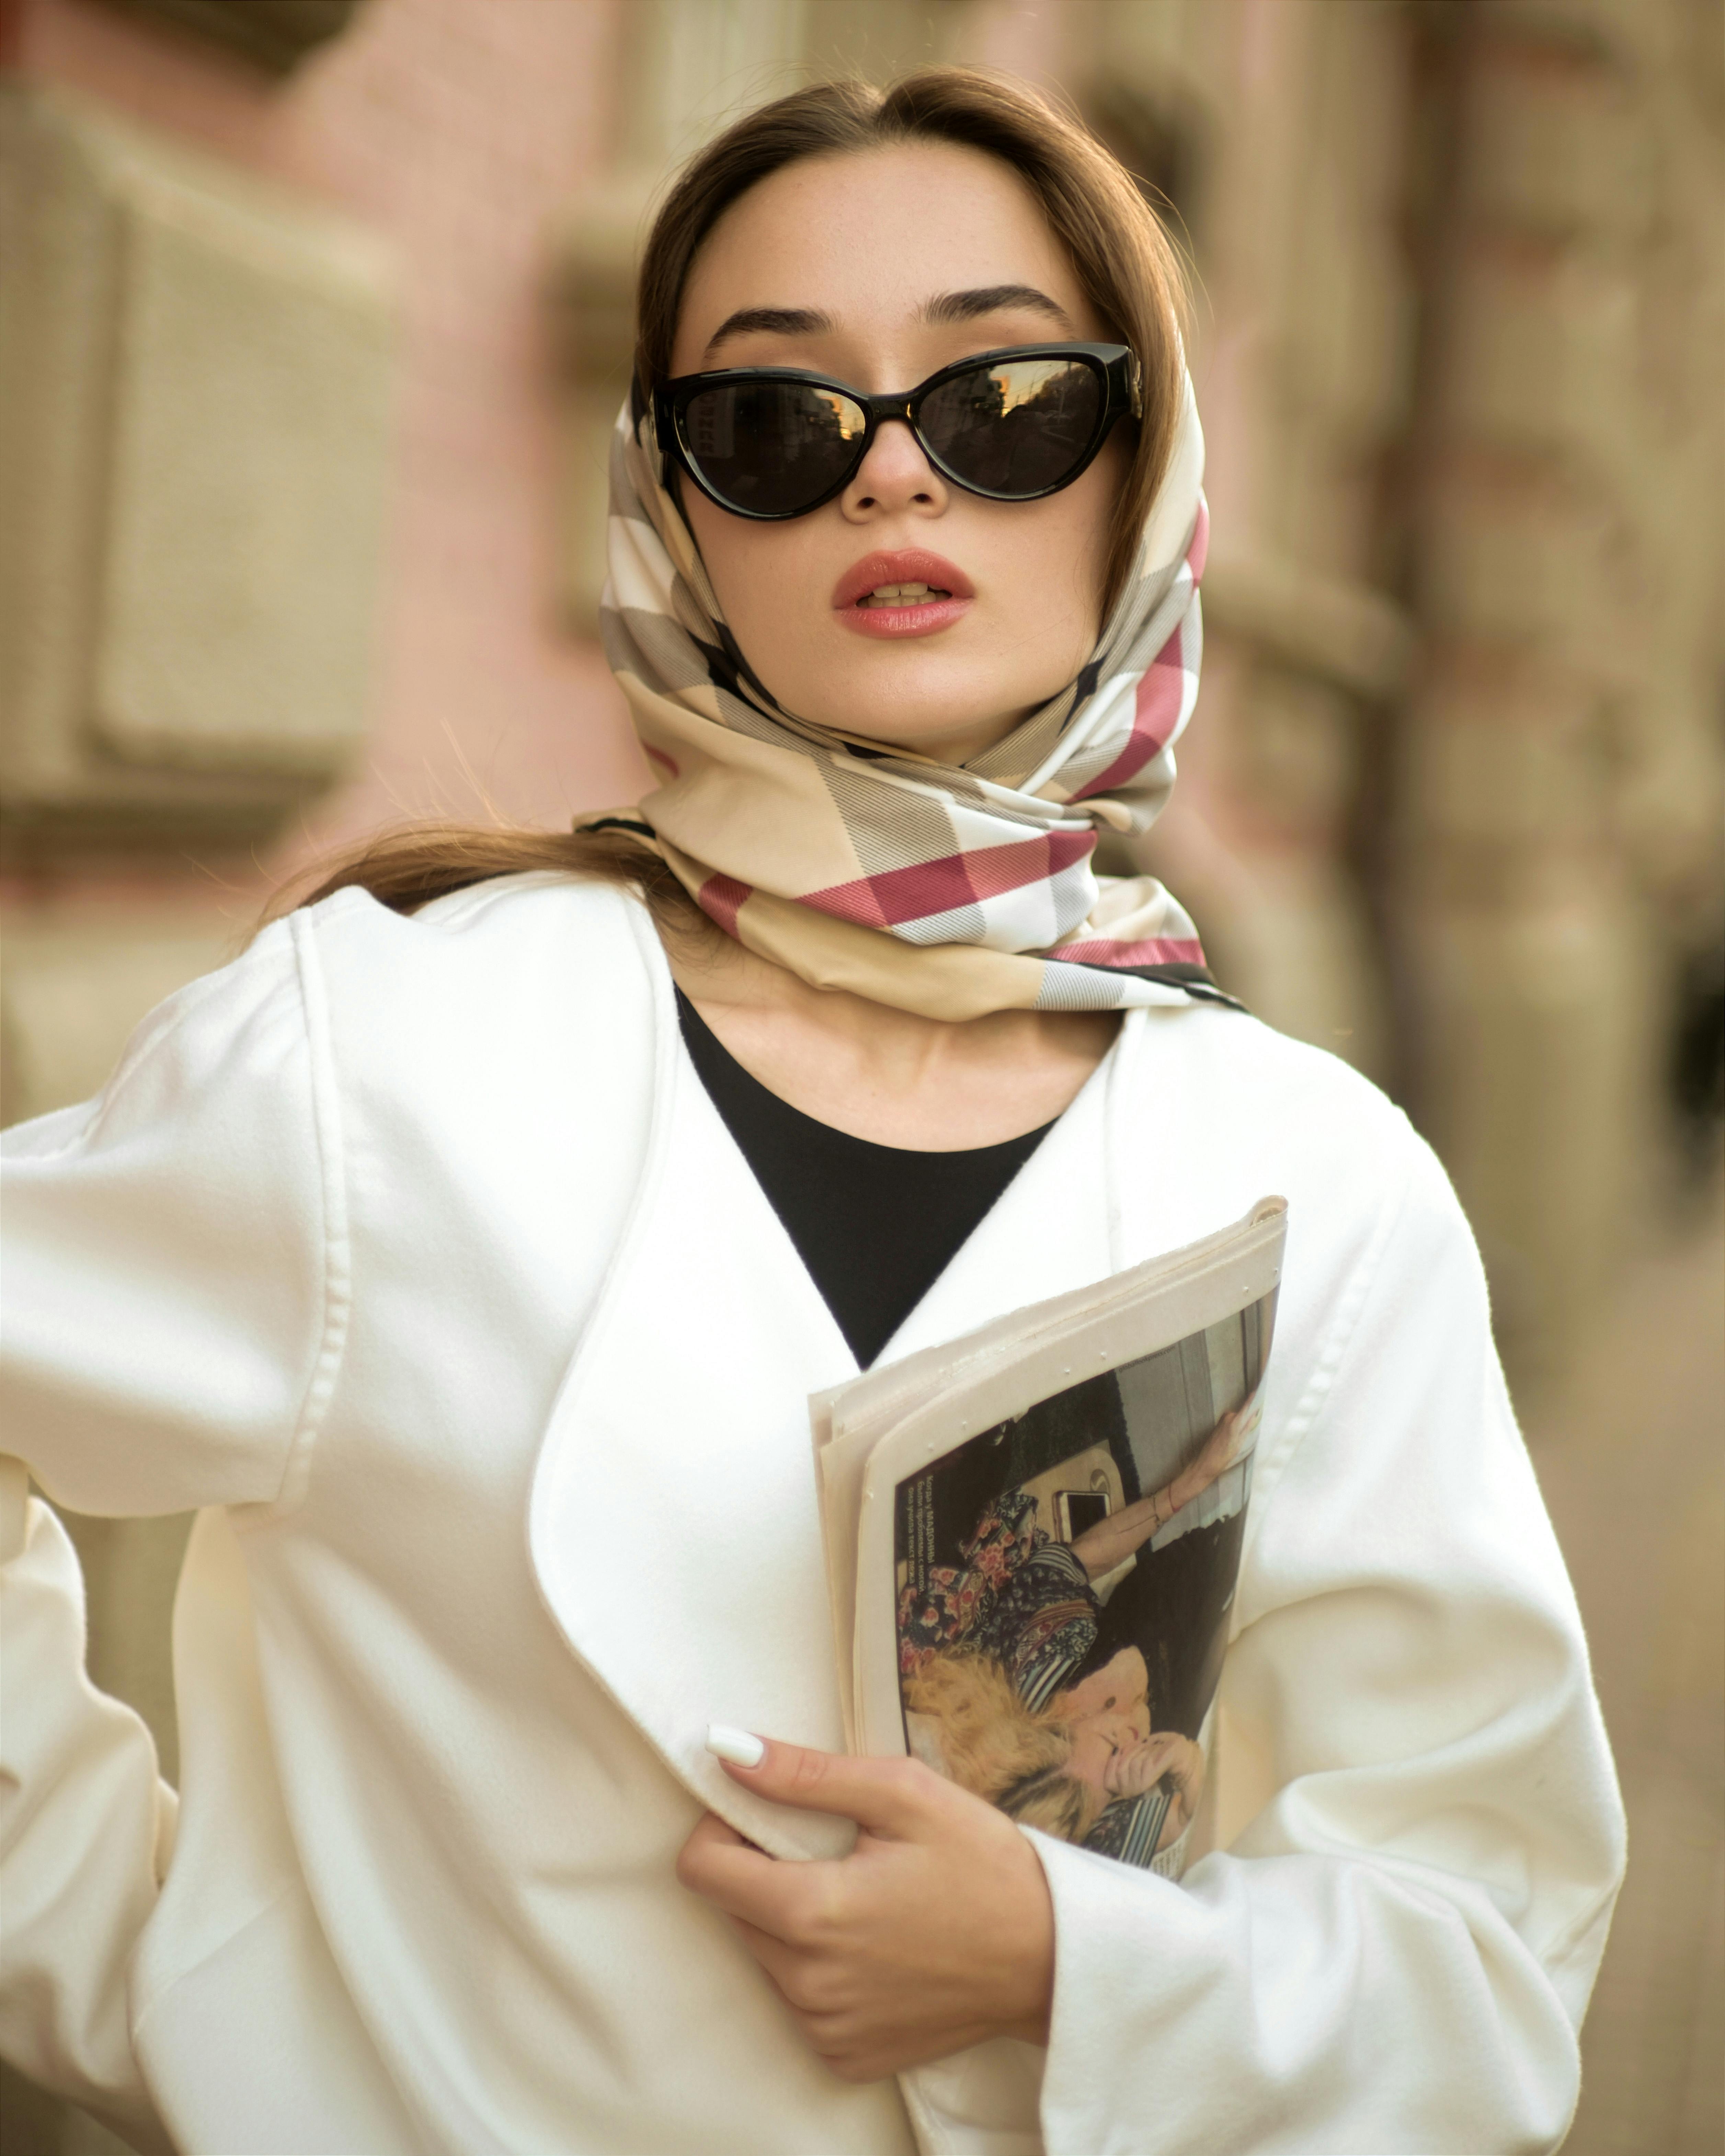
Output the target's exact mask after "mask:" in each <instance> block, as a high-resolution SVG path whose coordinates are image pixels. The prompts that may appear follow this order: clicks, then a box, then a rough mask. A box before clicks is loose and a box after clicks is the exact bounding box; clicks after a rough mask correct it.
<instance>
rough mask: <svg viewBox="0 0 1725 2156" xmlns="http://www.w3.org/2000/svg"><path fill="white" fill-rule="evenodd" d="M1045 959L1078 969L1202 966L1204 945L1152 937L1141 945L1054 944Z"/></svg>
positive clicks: (1179, 938)
mask: <svg viewBox="0 0 1725 2156" xmlns="http://www.w3.org/2000/svg"><path fill="white" fill-rule="evenodd" d="M1042 955H1043V957H1045V958H1066V959H1070V961H1071V962H1072V963H1073V964H1074V965H1078V966H1201V965H1202V964H1203V963H1204V946H1203V944H1201V943H1200V942H1199V940H1198V938H1197V937H1195V936H1151V937H1147V938H1146V939H1145V940H1144V941H1143V942H1141V943H1110V942H1106V941H1105V940H1101V939H1098V938H1092V939H1091V942H1088V943H1057V944H1055V947H1054V949H1053V950H1052V951H1045V952H1043V954H1042Z"/></svg>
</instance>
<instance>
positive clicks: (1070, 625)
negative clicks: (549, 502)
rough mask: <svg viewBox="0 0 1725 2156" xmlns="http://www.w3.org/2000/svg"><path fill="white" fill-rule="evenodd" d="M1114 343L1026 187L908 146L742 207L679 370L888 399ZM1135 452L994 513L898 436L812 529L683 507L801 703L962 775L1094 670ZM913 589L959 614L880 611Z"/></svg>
mask: <svg viewBox="0 0 1725 2156" xmlns="http://www.w3.org/2000/svg"><path fill="white" fill-rule="evenodd" d="M1107 334H1108V332H1107V331H1106V327H1105V326H1104V325H1103V324H1102V323H1101V321H1099V320H1098V319H1097V317H1096V314H1095V312H1094V311H1093V310H1092V309H1091V306H1090V305H1088V303H1087V302H1086V299H1085V297H1084V295H1083V293H1082V291H1081V290H1080V288H1079V285H1078V280H1077V279H1076V276H1075V275H1074V274H1073V270H1072V266H1071V264H1070V262H1069V261H1068V260H1067V259H1066V257H1065V252H1064V250H1063V249H1062V248H1061V246H1060V243H1059V241H1058V240H1056V239H1055V237H1054V234H1052V233H1051V232H1050V230H1049V228H1048V226H1047V223H1046V222H1045V219H1044V218H1043V215H1042V212H1041V210H1040V208H1039V207H1038V206H1037V203H1036V202H1035V199H1034V197H1033V196H1032V195H1031V193H1029V189H1028V188H1027V187H1025V186H1024V182H1022V181H1021V180H1019V178H1018V177H1017V176H1016V175H1015V174H1014V173H1013V172H1011V171H1009V168H1008V167H1006V166H1004V165H1003V164H1001V163H999V162H998V161H997V160H996V159H994V158H993V157H987V156H985V155H983V153H982V152H981V151H972V150H964V149H960V148H957V147H955V146H948V145H946V144H933V143H916V144H908V143H907V144H901V145H897V146H894V147H892V148H891V149H884V150H878V151H869V152H867V153H865V154H860V155H854V156H849V157H829V158H820V159H814V160H810V161H809V162H804V163H802V164H798V165H793V166H790V167H788V168H786V169H785V170H783V171H782V172H775V173H774V174H773V176H772V177H770V178H768V179H766V180H763V181H762V182H760V184H759V185H758V186H757V187H754V188H752V190H751V191H750V192H749V193H747V195H745V196H744V197H743V198H742V200H741V201H740V202H738V203H735V204H733V206H732V208H731V209H729V210H728V211H727V212H726V214H725V216H724V217H723V218H721V220H720V222H719V223H718V224H717V225H716V227H715V228H714V229H713V232H712V233H711V235H710V237H709V238H708V239H707V240H706V244H705V245H704V246H703V247H702V249H701V253H700V254H699V255H698V256H697V258H696V262H695V265H694V268H693V270H692V271H691V276H690V280H689V284H688V288H687V290H686V291H685V295H684V299H683V306H682V313H681V316H680V320H679V322H678V326H677V339H676V346H675V352H674V355H673V360H672V371H673V372H674V373H675V374H695V373H699V372H703V371H706V370H708V369H711V368H715V367H805V368H808V369H809V370H811V371H812V372H816V373H820V374H827V375H831V376H834V377H836V378H837V379H838V380H839V381H841V382H847V383H849V384H850V385H851V386H852V387H853V388H859V389H864V390H869V391H872V392H875V393H882V392H887V391H893V390H902V389H911V388H915V387H916V384H917V383H918V382H922V381H923V380H925V379H926V378H927V377H928V376H929V375H931V374H932V373H934V372H936V371H937V369H939V368H941V367H946V366H948V365H950V364H951V362H953V361H954V360H957V359H963V358H964V357H966V356H967V355H968V354H970V353H972V352H985V351H988V350H989V349H990V348H991V347H993V346H1001V345H1014V344H1038V343H1050V342H1055V343H1059V342H1069V341H1075V340H1089V341H1095V340H1099V339H1102V338H1104V337H1106V336H1107ZM1126 459H1127V442H1126V429H1123V428H1122V427H1121V426H1118V425H1117V426H1116V427H1115V429H1113V431H1112V433H1111V435H1110V437H1109V439H1108V441H1107V443H1106V445H1105V447H1104V449H1103V451H1102V453H1101V455H1099V456H1098V457H1097V458H1096V460H1095V461H1094V462H1093V463H1092V464H1091V466H1090V467H1089V469H1088V470H1086V471H1085V472H1084V473H1083V474H1082V475H1081V477H1079V478H1078V479H1077V480H1075V481H1074V482H1073V484H1072V485H1070V486H1069V487H1066V488H1065V489H1064V490H1062V491H1061V492H1060V493H1059V494H1055V495H1049V496H1047V497H1046V498H1045V500H1040V501H1032V502H997V501H985V500H982V499H981V498H980V497H979V496H978V495H973V494H967V493H965V492H964V490H963V489H962V488H960V487H957V486H954V485H951V484H950V483H949V482H948V481H947V480H944V479H942V477H941V475H939V473H937V471H935V470H933V468H932V466H931V465H930V464H929V463H928V461H927V459H926V458H925V457H924V455H923V454H922V450H921V449H919V448H918V447H917V444H916V439H915V438H914V436H913V435H912V434H911V430H910V429H909V428H908V427H906V425H904V424H903V423H902V422H889V423H887V424H886V426H884V427H882V428H881V429H880V431H879V433H878V434H876V435H875V439H874V442H873V444H871V445H870V450H869V454H868V455H867V457H866V458H865V459H864V461H863V463H862V465H861V467H860V470H858V472H857V474H856V475H855V478H854V479H853V480H851V482H850V485H849V486H847V487H846V488H845V491H844V492H843V494H841V495H839V496H838V497H837V498H836V499H835V500H832V501H829V502H827V503H825V504H824V506H822V507H821V508H819V509H817V510H814V511H811V512H810V514H809V515H808V516H800V517H797V518H794V519H793V520H791V521H788V522H785V523H776V524H763V523H756V522H752V521H750V520H749V519H747V518H746V517H741V516H732V515H731V514H730V512H729V511H726V510H723V509H721V508H719V507H718V506H717V505H716V503H714V502H711V501H710V500H708V499H707V498H706V495H704V494H702V493H701V491H700V490H699V489H698V488H696V486H694V485H691V483H690V482H689V480H687V478H686V477H685V479H684V480H683V483H682V501H683V506H684V511H685V515H686V516H687V517H688V520H689V523H690V525H691V528H692V529H693V531H694V533H695V536H696V541H697V542H698V543H699V545H700V547H701V553H702V556H703V557H704V558H705V560H706V565H707V569H708V572H709V573H710V574H711V577H712V581H713V587H714V589H715V590H716V593H717V594H718V598H719V603H720V604H721V606H722V607H723V608H724V610H725V615H726V619H727V620H728V622H729V623H730V624H731V628H732V632H733V634H735V635H736V637H737V642H738V643H739V644H741V646H742V649H743V651H744V653H745V654H747V658H748V660H749V663H750V664H751V665H752V667H753V668H754V670H755V671H756V673H757V674H758V675H759V676H760V677H761V679H762V681H763V682H764V683H765V684H766V685H767V687H768V689H770V690H772V692H773V696H775V697H776V698H777V699H778V702H779V703H780V704H781V705H782V706H783V707H784V708H785V710H787V711H793V712H794V713H796V714H797V716H799V717H801V718H805V719H810V720H813V721H815V722H816V723H817V724H819V725H822V726H834V727H837V728H839V729H840V730H841V731H845V732H847V733H856V734H861V735H864V736H865V737H869V738H870V739H873V740H877V741H886V742H893V743H895V744H897V745H900V746H902V747H908V748H913V749H916V750H917V751H919V752H922V754H924V755H927V756H931V757H937V758H939V759H940V760H941V761H942V762H951V763H959V762H964V761H965V759H966V758H967V757H973V756H976V755H978V754H980V753H981V752H982V751H983V749H984V748H986V747H988V746H989V745H990V744H991V743H993V742H996V741H998V740H999V739H1000V738H1001V737H1003V736H1004V734H1006V733H1008V732H1009V731H1011V729H1012V728H1013V727H1014V726H1015V725H1016V724H1017V723H1018V722H1019V720H1020V719H1022V718H1023V717H1024V716H1026V715H1027V714H1028V713H1029V712H1030V711H1034V709H1035V707H1036V706H1038V705H1039V704H1041V703H1044V702H1045V701H1047V699H1048V698H1049V697H1050V696H1055V694H1057V693H1058V691H1059V690H1060V689H1062V688H1064V687H1065V685H1066V684H1067V683H1068V682H1069V681H1070V680H1072V679H1073V677H1074V676H1075V675H1076V674H1077V672H1078V671H1079V670H1080V668H1081V666H1082V665H1083V664H1084V662H1085V660H1086V658H1088V656H1089V655H1090V652H1091V647H1092V646H1093V644H1095V642H1096V633H1097V629H1098V626H1099V620H1098V616H1099V613H1100V606H1101V585H1102V576H1103V571H1104V562H1105V556H1106V547H1107V540H1108V521H1109V516H1110V512H1111V509H1112V507H1113V503H1114V499H1115V495H1116V493H1117V489H1118V487H1119V485H1120V483H1121V480H1122V475H1123V473H1124V470H1125V467H1126ZM895 556H897V557H904V558H902V559H900V560H894V559H893V558H892V557H895ZM875 557H884V558H882V559H880V560H878V561H877V560H875ZM922 557H933V558H932V560H931V559H927V558H922ZM859 577H861V578H862V579H864V580H865V590H864V593H863V596H862V598H861V599H860V600H859V599H858V598H857V597H856V596H855V590H854V588H855V584H856V583H857V582H858V580H859ZM904 585H927V587H928V588H930V590H931V591H932V592H934V593H940V594H942V596H944V595H945V594H947V593H952V594H953V595H954V597H955V598H957V601H958V602H959V603H957V604H956V605H954V604H945V603H941V602H940V601H939V600H937V599H931V600H927V601H922V602H920V603H911V604H910V605H908V606H907V605H904V604H898V605H894V606H891V607H885V606H882V605H880V603H875V604H874V605H870V603H869V597H870V594H871V593H873V592H875V590H877V589H878V588H880V587H882V586H886V587H892V586H904ZM919 612H921V613H926V615H927V619H926V621H924V620H919V619H917V616H918V613H919Z"/></svg>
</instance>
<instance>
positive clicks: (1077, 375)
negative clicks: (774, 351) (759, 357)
mask: <svg viewBox="0 0 1725 2156" xmlns="http://www.w3.org/2000/svg"><path fill="white" fill-rule="evenodd" d="M1127 413H1130V414H1131V415H1132V417H1133V418H1137V417H1138V415H1139V397H1138V362H1137V360H1136V359H1135V358H1134V357H1133V356H1132V352H1130V351H1129V350H1128V349H1127V346H1125V345H1123V344H1047V345H1014V346H1009V347H1008V348H1006V349H1004V350H1002V351H999V352H978V353H976V354H974V355H973V357H971V358H969V359H961V360H960V361H958V362H957V364H956V365H955V366H952V367H942V369H941V371H940V372H939V373H938V374H931V375H930V376H929V377H928V379H927V381H926V382H919V383H918V384H917V386H916V388H914V389H907V390H906V391H904V392H903V393H901V394H900V395H898V396H893V397H870V396H868V395H867V394H865V392H864V391H862V390H860V389H853V388H850V386H849V385H848V384H847V383H845V382H834V381H833V380H832V379H831V378H830V377H829V376H827V375H824V374H804V373H802V372H799V371H798V369H797V368H795V367H726V368H724V369H722V370H721V371H720V372H717V373H713V374H684V375H680V376H678V377H677V378H676V379H675V381H673V382H661V383H660V386H659V388H657V389H656V390H655V392H654V393H653V417H654V423H655V426H656V427H657V429H658V432H659V443H660V448H661V449H663V450H664V451H665V454H666V456H667V457H668V458H670V459H671V460H672V461H673V462H675V464H677V465H680V466H681V468H682V469H683V470H685V472H687V473H688V475H689V476H690V478H691V479H692V480H694V482H695V484H696V485H697V486H698V487H699V488H700V489H701V492H702V493H703V494H705V495H708V496H710V497H711V500H714V501H716V502H717V503H718V505H719V506H720V508H721V509H728V510H729V511H731V512H732V515H733V516H752V517H758V518H760V519H762V521H773V520H776V519H778V518H783V517H788V516H807V515H808V514H809V511H810V510H811V509H819V507H820V506H821V504H822V503H823V502H824V501H830V500H832V499H833V497H834V495H836V494H839V493H840V492H842V491H843V490H844V489H845V487H846V486H848V485H850V481H851V480H853V479H854V478H855V476H856V473H857V470H858V467H859V466H860V465H861V463H862V460H863V459H864V458H865V456H866V455H867V454H868V451H869V444H870V442H872V441H873V440H874V439H875V432H876V430H877V429H879V428H880V426H882V425H883V424H884V423H886V421H887V420H889V419H902V420H903V421H904V423H905V424H906V426H907V427H909V429H910V430H911V433H912V434H914V435H915V436H916V439H917V441H918V442H919V443H920V444H922V453H923V454H924V455H925V456H926V457H927V459H928V461H929V462H930V464H932V465H933V466H934V468H935V470H937V472H940V473H941V474H942V475H944V476H945V477H946V478H947V479H949V480H952V483H953V484H954V485H957V486H962V487H963V489H964V490H966V492H967V493H969V494H980V495H985V496H986V497H987V498H988V500H990V501H1035V500H1040V497H1041V496H1042V495H1047V494H1058V493H1059V492H1060V489H1061V488H1062V487H1063V486H1070V485H1071V484H1072V482H1073V480H1075V479H1076V478H1077V477H1078V475H1079V474H1080V473H1081V471H1082V470H1084V469H1085V467H1086V465H1088V464H1089V463H1090V461H1091V459H1092V458H1093V457H1094V456H1095V455H1096V452H1097V450H1098V449H1101V446H1102V444H1103V442H1104V441H1105V440H1106V438H1107V434H1108V429H1110V428H1111V426H1112V425H1113V423H1114V422H1115V421H1116V420H1117V419H1118V418H1122V416H1123V415H1124V414H1127Z"/></svg>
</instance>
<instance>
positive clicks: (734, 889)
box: [699, 875, 755, 937]
mask: <svg viewBox="0 0 1725 2156" xmlns="http://www.w3.org/2000/svg"><path fill="white" fill-rule="evenodd" d="M754 895H755V887H754V885H752V884H748V883H739V882H738V881H737V879H736V877H735V876H727V875H710V876H709V877H708V878H707V880H706V882H705V883H704V884H702V885H701V891H700V894H699V896H700V904H701V911H702V912H703V913H705V914H706V916H708V917H709V919H711V920H713V921H717V922H718V924H719V926H720V927H721V928H722V929H723V930H724V932H725V933H726V935H727V936H730V937H735V936H736V934H737V915H738V914H739V913H741V912H742V908H743V902H744V901H745V900H747V899H750V898H752V897H753V896H754Z"/></svg>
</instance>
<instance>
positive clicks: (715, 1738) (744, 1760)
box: [706, 1722, 767, 1767]
mask: <svg viewBox="0 0 1725 2156" xmlns="http://www.w3.org/2000/svg"><path fill="white" fill-rule="evenodd" d="M706 1748H707V1750H708V1751H709V1752H711V1753H712V1755H713V1757H714V1758H716V1759H728V1760H729V1761H730V1762H731V1763H732V1766H733V1767H758V1766H759V1765H760V1763H761V1762H762V1760H763V1759H764V1758H766V1757H767V1747H766V1746H765V1745H764V1744H763V1743H762V1742H761V1740H760V1738H758V1737H752V1736H751V1735H750V1734H749V1732H748V1731H747V1730H746V1729H733V1728H732V1727H731V1724H730V1723H729V1722H708V1724H707V1726H706Z"/></svg>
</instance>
